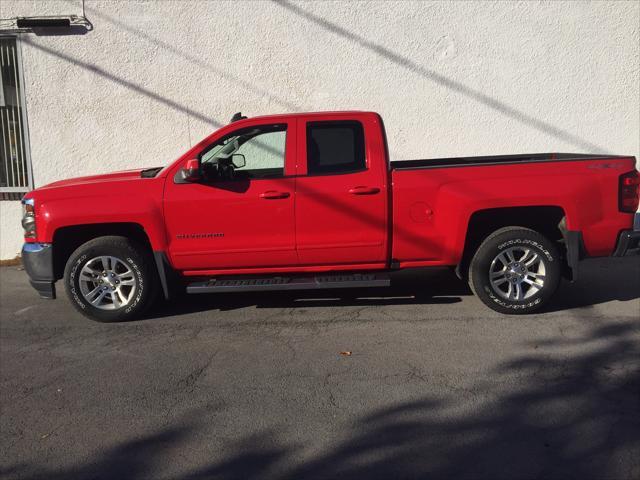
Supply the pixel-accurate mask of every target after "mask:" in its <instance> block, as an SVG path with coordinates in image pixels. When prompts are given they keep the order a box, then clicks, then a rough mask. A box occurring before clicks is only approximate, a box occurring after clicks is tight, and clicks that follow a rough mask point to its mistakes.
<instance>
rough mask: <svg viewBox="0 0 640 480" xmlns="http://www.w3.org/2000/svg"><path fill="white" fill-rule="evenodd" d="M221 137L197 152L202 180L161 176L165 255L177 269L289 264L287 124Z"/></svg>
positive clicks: (291, 159) (291, 141) (291, 149)
mask: <svg viewBox="0 0 640 480" xmlns="http://www.w3.org/2000/svg"><path fill="white" fill-rule="evenodd" d="M243 124H244V125H245V126H243V127H242V128H240V129H238V130H233V131H231V132H229V133H226V134H225V135H224V136H223V137H222V138H220V139H219V140H216V141H214V142H213V143H212V144H210V145H207V146H205V147H204V148H203V149H202V151H201V152H200V153H199V158H200V160H201V171H202V175H203V179H202V181H199V182H196V183H180V180H179V178H168V179H167V184H166V187H165V206H164V209H165V221H166V228H167V236H168V242H169V255H170V257H171V262H172V264H173V266H174V267H175V268H177V269H180V270H198V269H234V268H243V267H245V268H246V267H280V266H285V265H295V264H296V263H297V255H296V251H295V230H294V225H295V223H294V222H295V218H294V198H295V195H294V193H295V153H296V152H295V140H296V135H295V128H294V127H295V120H291V121H283V122H282V123H278V124H257V125H252V126H249V127H247V126H246V122H243Z"/></svg>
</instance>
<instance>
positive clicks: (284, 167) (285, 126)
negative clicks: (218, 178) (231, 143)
mask: <svg viewBox="0 0 640 480" xmlns="http://www.w3.org/2000/svg"><path fill="white" fill-rule="evenodd" d="M268 127H273V128H275V129H276V130H274V132H284V133H285V139H284V150H283V152H282V160H283V163H282V174H280V175H269V176H265V177H251V176H248V177H246V178H242V177H241V178H237V179H235V178H234V179H230V180H224V181H225V182H234V181H242V180H250V181H254V180H272V179H276V178H286V177H287V173H286V171H287V143H288V141H289V138H288V137H289V134H290V133H291V126H290V125H289V123H288V122H277V123H263V124H259V125H249V126H245V127H240V128H237V129H235V130H232V131H230V132H229V133H226V134H224V135H223V136H221V137H220V138H218V139H217V140H215V141H214V142H211V143H210V144H209V145H207V146H206V147H205V148H203V149H202V150H201V151H200V152H199V153H198V155H197V158H198V162H199V165H200V168H201V169H202V164H203V162H202V157H203V156H204V155H206V154H207V153H208V152H210V151H211V150H212V149H213V148H214V147H215V146H216V145H218V144H220V142H223V141H224V140H225V139H227V138H229V137H234V136H237V135H238V134H241V132H243V131H245V130H247V131H250V130H255V129H260V128H268ZM278 127H280V128H281V130H277V128H278ZM265 133H266V132H265ZM238 171H239V172H242V171H245V172H249V171H251V170H242V169H239V170H238ZM206 183H213V184H214V183H216V182H215V181H213V182H206Z"/></svg>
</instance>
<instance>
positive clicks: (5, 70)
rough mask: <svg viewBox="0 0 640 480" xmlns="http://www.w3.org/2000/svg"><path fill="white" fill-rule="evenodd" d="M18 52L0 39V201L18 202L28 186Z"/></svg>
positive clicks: (10, 40)
mask: <svg viewBox="0 0 640 480" xmlns="http://www.w3.org/2000/svg"><path fill="white" fill-rule="evenodd" d="M20 60H21V58H20V51H19V48H18V44H17V40H16V38H15V37H0V73H1V74H0V127H1V130H2V133H1V136H0V142H1V144H0V200H19V199H20V198H21V197H22V195H23V194H24V193H25V192H27V191H29V189H30V188H31V187H32V181H31V162H30V156H29V142H28V132H27V123H26V121H25V120H26V115H25V109H24V90H23V79H22V69H21V62H20Z"/></svg>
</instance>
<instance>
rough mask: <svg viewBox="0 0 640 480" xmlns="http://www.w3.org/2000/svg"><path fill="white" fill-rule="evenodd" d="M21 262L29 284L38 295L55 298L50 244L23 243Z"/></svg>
mask: <svg viewBox="0 0 640 480" xmlns="http://www.w3.org/2000/svg"><path fill="white" fill-rule="evenodd" d="M22 264H23V265H24V269H25V271H26V272H27V275H29V280H30V283H31V286H32V287H33V288H35V289H36V291H37V292H38V293H39V294H40V296H41V297H42V298H50V299H54V298H56V289H55V285H54V283H55V276H54V274H53V248H52V246H51V244H49V243H25V244H24V245H23V246H22Z"/></svg>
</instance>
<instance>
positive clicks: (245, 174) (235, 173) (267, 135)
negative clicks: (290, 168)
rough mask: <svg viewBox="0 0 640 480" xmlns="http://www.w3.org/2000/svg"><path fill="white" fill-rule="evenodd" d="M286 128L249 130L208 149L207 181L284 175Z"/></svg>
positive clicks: (205, 155)
mask: <svg viewBox="0 0 640 480" xmlns="http://www.w3.org/2000/svg"><path fill="white" fill-rule="evenodd" d="M286 130H287V127H286V125H266V126H259V127H249V128H245V129H242V130H238V131H236V132H233V133H231V134H229V135H227V136H226V137H224V138H222V139H221V140H219V141H218V142H216V143H215V144H213V145H211V146H209V147H208V148H207V149H206V150H205V151H204V152H203V153H202V154H201V155H200V161H201V164H202V171H203V174H204V176H205V178H206V179H207V180H210V181H215V180H233V179H236V178H244V179H246V178H273V177H282V176H284V162H285V144H286V137H287V131H286Z"/></svg>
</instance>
